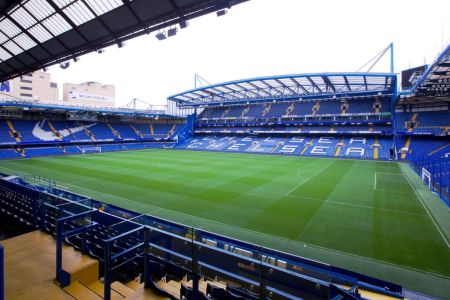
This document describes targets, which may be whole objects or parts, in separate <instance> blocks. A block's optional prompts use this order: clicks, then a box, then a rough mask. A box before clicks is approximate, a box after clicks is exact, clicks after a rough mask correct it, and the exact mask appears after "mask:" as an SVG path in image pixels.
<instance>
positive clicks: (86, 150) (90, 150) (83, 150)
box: [80, 147, 102, 154]
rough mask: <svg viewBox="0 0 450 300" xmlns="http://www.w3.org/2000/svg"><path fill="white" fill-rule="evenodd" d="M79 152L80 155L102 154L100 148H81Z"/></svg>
mask: <svg viewBox="0 0 450 300" xmlns="http://www.w3.org/2000/svg"><path fill="white" fill-rule="evenodd" d="M80 150H81V153H82V154H87V153H102V147H81V148H80Z"/></svg>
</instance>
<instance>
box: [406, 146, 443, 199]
mask: <svg viewBox="0 0 450 300" xmlns="http://www.w3.org/2000/svg"><path fill="white" fill-rule="evenodd" d="M411 165H412V168H413V169H414V171H415V172H416V173H417V174H418V175H419V176H421V177H422V180H423V181H424V183H425V184H426V185H428V186H429V187H430V189H431V190H432V191H433V192H435V193H436V194H437V195H438V196H439V197H440V198H441V199H442V201H444V202H445V204H447V206H449V207H450V157H441V158H436V157H434V158H433V157H430V156H429V155H423V156H422V157H416V158H415V159H414V161H412V162H411ZM427 172H429V173H430V174H429V178H428V176H427V175H428V174H427Z"/></svg>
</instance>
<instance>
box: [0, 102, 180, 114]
mask: <svg viewBox="0 0 450 300" xmlns="http://www.w3.org/2000/svg"><path fill="white" fill-rule="evenodd" d="M0 107H20V108H25V109H35V110H38V111H39V110H47V111H61V110H62V111H66V112H80V113H95V114H102V115H127V116H136V117H147V118H156V117H158V118H172V119H174V118H176V119H179V118H180V117H177V116H172V115H168V114H159V113H153V112H149V111H145V110H138V109H124V108H114V109H113V108H112V109H107V108H99V109H96V108H86V107H77V106H66V105H49V104H38V103H31V102H29V101H4V100H3V101H0Z"/></svg>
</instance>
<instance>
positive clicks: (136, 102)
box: [120, 98, 153, 110]
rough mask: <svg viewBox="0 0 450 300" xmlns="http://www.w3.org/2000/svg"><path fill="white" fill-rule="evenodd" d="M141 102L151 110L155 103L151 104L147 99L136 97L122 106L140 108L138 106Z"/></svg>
mask: <svg viewBox="0 0 450 300" xmlns="http://www.w3.org/2000/svg"><path fill="white" fill-rule="evenodd" d="M139 103H142V104H144V106H146V110H151V109H152V107H153V105H151V104H150V103H148V102H146V101H143V100H139V99H137V98H134V99H133V100H131V101H130V102H128V103H127V104H125V105H122V106H121V107H120V108H128V109H139V107H138V105H139Z"/></svg>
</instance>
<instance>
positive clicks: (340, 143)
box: [334, 137, 344, 157]
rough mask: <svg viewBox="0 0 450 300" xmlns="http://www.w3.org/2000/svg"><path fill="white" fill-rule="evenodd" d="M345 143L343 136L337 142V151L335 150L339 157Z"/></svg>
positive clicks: (336, 155) (335, 154)
mask: <svg viewBox="0 0 450 300" xmlns="http://www.w3.org/2000/svg"><path fill="white" fill-rule="evenodd" d="M343 145H344V137H341V140H340V141H339V143H338V144H337V147H336V151H335V152H334V156H335V157H338V156H339V153H341V148H342V146H343Z"/></svg>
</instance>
